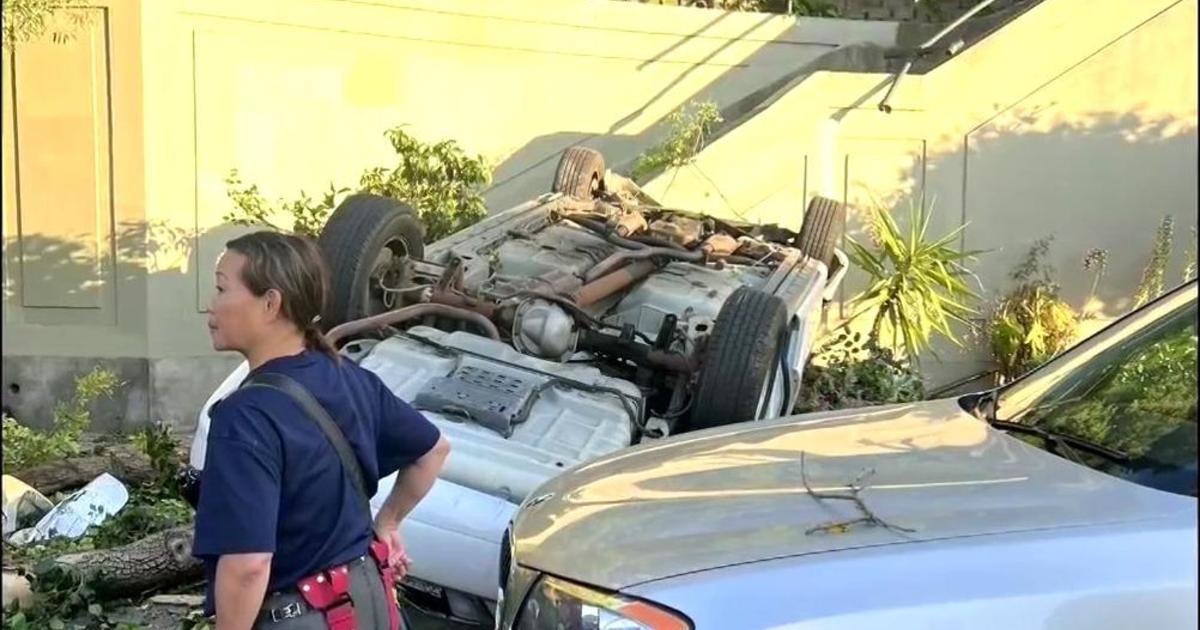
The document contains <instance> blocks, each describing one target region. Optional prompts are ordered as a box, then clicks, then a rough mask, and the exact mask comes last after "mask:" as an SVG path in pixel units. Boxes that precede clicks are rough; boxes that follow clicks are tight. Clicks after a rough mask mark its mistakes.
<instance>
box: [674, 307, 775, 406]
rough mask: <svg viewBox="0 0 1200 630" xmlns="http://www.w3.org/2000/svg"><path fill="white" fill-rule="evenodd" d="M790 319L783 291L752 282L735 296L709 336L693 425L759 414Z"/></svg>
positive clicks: (719, 315)
mask: <svg viewBox="0 0 1200 630" xmlns="http://www.w3.org/2000/svg"><path fill="white" fill-rule="evenodd" d="M787 320H788V317H787V307H786V306H785V305H784V303H783V300H781V299H779V297H777V296H774V295H771V294H769V293H764V292H762V291H759V290H758V289H753V288H750V287H739V288H738V289H737V290H735V291H734V292H733V294H731V295H730V296H729V299H728V300H726V301H725V304H724V305H722V306H721V311H720V312H719V313H718V314H717V321H716V323H715V324H714V325H713V333H712V337H710V338H709V340H708V351H707V352H706V353H705V356H704V366H703V367H702V368H701V371H700V378H699V380H698V382H697V383H696V390H695V398H694V400H693V402H692V412H691V414H690V417H689V420H688V423H687V427H686V428H687V429H689V430H692V429H707V428H710V427H716V426H721V425H725V424H732V423H734V422H743V421H746V420H755V419H756V415H757V413H758V403H759V396H760V394H761V393H762V389H763V386H764V381H765V380H766V378H767V377H768V376H769V375H770V373H771V370H775V369H776V368H777V367H778V365H777V363H778V360H779V353H780V352H781V351H782V350H783V346H782V342H783V336H784V333H785V331H786V328H787Z"/></svg>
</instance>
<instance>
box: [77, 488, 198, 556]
mask: <svg viewBox="0 0 1200 630" xmlns="http://www.w3.org/2000/svg"><path fill="white" fill-rule="evenodd" d="M192 516H193V512H192V508H191V506H190V505H188V504H187V503H186V502H184V501H183V500H182V499H179V498H176V497H172V496H170V495H168V494H167V493H165V492H163V491H161V490H159V489H157V488H153V487H151V488H138V489H135V490H133V491H132V492H130V494H129V501H128V502H127V503H126V504H125V507H123V508H121V511H120V512H117V513H116V514H114V515H112V516H110V517H108V518H107V519H105V521H104V523H102V524H100V525H99V526H97V527H96V528H94V530H92V531H90V532H89V535H90V536H91V538H92V544H93V545H94V547H95V548H96V549H108V548H111V547H119V546H121V545H127V544H129V543H131V542H134V541H137V540H140V539H142V538H145V537H146V536H149V535H150V534H153V533H155V532H161V531H163V530H165V529H171V528H172V527H179V526H181V525H187V524H188V523H191V522H192Z"/></svg>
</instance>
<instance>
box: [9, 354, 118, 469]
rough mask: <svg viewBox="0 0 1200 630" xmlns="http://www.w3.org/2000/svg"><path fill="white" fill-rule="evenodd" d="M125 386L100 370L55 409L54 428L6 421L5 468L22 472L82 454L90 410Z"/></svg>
mask: <svg viewBox="0 0 1200 630" xmlns="http://www.w3.org/2000/svg"><path fill="white" fill-rule="evenodd" d="M122 385H123V383H122V382H121V381H120V379H118V378H117V375H116V374H114V373H113V372H112V371H110V370H108V369H106V368H103V367H100V366H97V367H95V368H93V369H92V371H91V372H88V373H87V374H85V375H83V376H81V377H79V378H77V379H75V394H74V396H72V398H71V400H69V401H59V402H58V403H56V404H55V406H54V428H53V429H52V430H51V431H49V432H41V431H37V430H34V429H31V428H29V427H26V426H24V425H22V424H20V423H19V422H17V421H16V420H15V419H13V418H11V417H8V416H5V418H4V429H3V430H4V467H5V469H6V470H18V469H21V468H28V467H30V466H36V465H38V464H42V463H45V462H48V461H50V460H53V459H58V458H62V457H68V456H71V455H75V454H77V453H79V438H80V437H82V436H83V432H84V430H86V429H87V427H88V426H89V425H91V423H92V414H91V411H90V407H91V405H92V403H93V402H95V401H97V400H99V399H101V398H111V397H112V396H113V394H115V393H116V392H117V390H118V389H119V388H120V387H121V386H122Z"/></svg>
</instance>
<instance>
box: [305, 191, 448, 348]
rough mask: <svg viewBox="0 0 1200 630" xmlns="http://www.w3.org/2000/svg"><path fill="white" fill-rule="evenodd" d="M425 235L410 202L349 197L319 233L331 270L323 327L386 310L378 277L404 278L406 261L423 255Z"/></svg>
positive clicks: (359, 195) (383, 279)
mask: <svg viewBox="0 0 1200 630" xmlns="http://www.w3.org/2000/svg"><path fill="white" fill-rule="evenodd" d="M424 237H425V228H424V226H422V225H421V220H420V219H419V218H417V213H416V211H415V210H413V209H412V207H410V206H409V205H407V204H405V203H401V202H399V201H397V200H395V199H392V198H390V197H383V196H380V195H369V194H356V195H351V196H349V197H347V198H346V200H345V201H343V202H342V203H341V204H340V205H339V206H338V207H337V209H336V210H334V211H333V214H332V215H331V216H330V217H329V221H328V222H326V224H325V228H324V229H323V230H321V235H320V237H319V238H318V239H317V244H318V245H319V246H320V248H321V252H322V253H323V254H324V256H325V260H326V262H327V263H328V265H329V275H330V286H329V298H328V304H327V307H326V310H325V315H324V316H322V323H323V324H324V326H323V328H325V329H329V328H332V327H334V326H337V325H338V324H342V323H345V322H348V321H352V320H355V319H360V318H363V317H367V316H370V315H376V314H378V313H381V312H384V311H386V310H387V306H386V305H385V303H384V300H383V292H382V291H381V290H379V288H378V283H379V282H380V281H381V280H382V281H385V282H388V281H389V280H390V282H388V283H389V284H395V283H397V282H400V281H401V279H403V278H405V277H406V273H407V265H406V264H405V262H406V261H407V260H408V259H412V258H417V259H419V258H421V257H423V256H424V255H425V242H424Z"/></svg>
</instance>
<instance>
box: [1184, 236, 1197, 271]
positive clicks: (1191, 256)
mask: <svg viewBox="0 0 1200 630" xmlns="http://www.w3.org/2000/svg"><path fill="white" fill-rule="evenodd" d="M1195 279H1196V228H1195V226H1193V227H1192V240H1191V241H1190V242H1189V243H1188V249H1187V262H1185V263H1184V265H1183V281H1184V282H1188V281H1189V280H1195Z"/></svg>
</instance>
